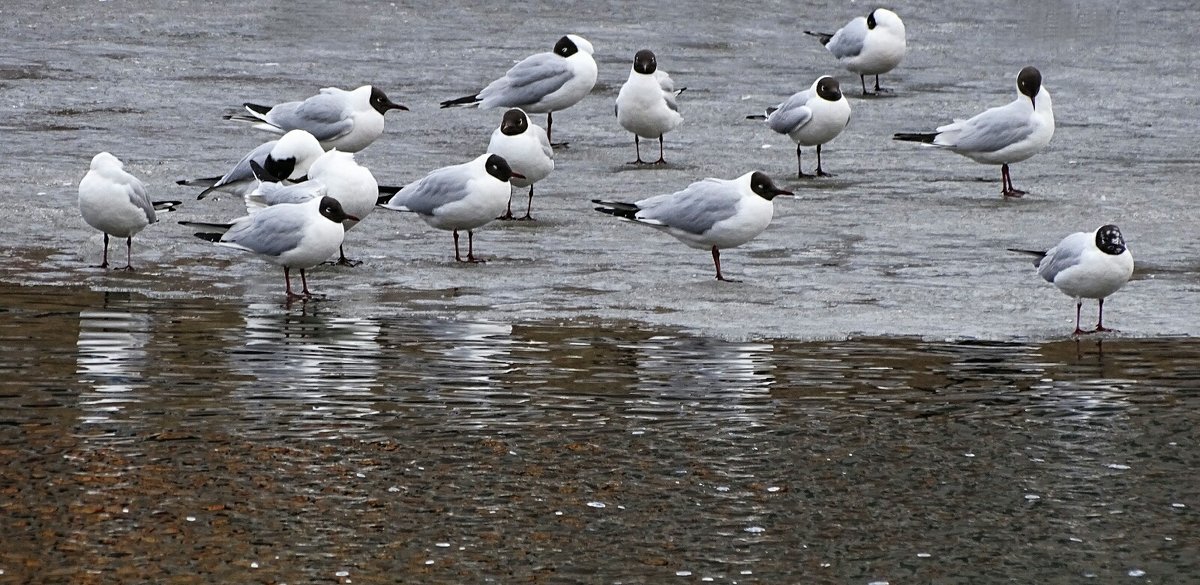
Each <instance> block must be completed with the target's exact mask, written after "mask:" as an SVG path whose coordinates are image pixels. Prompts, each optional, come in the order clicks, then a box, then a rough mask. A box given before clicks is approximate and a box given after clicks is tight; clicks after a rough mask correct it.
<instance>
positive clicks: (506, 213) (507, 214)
mask: <svg viewBox="0 0 1200 585" xmlns="http://www.w3.org/2000/svg"><path fill="white" fill-rule="evenodd" d="M530 188H531V189H532V188H533V186H532V185H530ZM496 219H498V220H501V221H505V220H509V219H516V218H515V217H513V214H512V192H511V191H510V192H509V194H508V209H506V210H504V215H501V216H500V217H497V218H496Z"/></svg>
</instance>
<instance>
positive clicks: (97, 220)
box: [79, 152, 179, 270]
mask: <svg viewBox="0 0 1200 585" xmlns="http://www.w3.org/2000/svg"><path fill="white" fill-rule="evenodd" d="M178 205H179V202H178V201H153V202H152V201H150V197H149V196H147V195H146V186H145V185H143V184H142V182H141V180H139V179H138V178H137V177H135V176H133V175H131V174H129V173H128V172H126V171H125V165H124V164H123V163H122V162H121V161H120V159H118V158H117V157H115V156H113V155H111V154H109V153H107V152H101V153H99V154H97V155H96V156H93V157H92V164H91V168H89V169H88V172H87V174H86V175H84V176H83V180H81V181H79V213H80V214H81V215H83V220H84V221H86V222H87V224H88V225H90V226H92V227H94V228H96V229H98V230H100V231H102V232H104V260H103V261H102V262H100V265H99V266H97V268H108V237H109V236H110V235H111V236H115V237H118V238H125V270H133V260H132V258H133V236H134V234H137V233H138V232H140V231H142V229H144V228H145V227H146V226H148V225H150V224H152V223H154V222H156V221H158V216H157V214H155V213H154V210H155V209H159V210H166V211H173V210H174V209H175V207H176V206H178Z"/></svg>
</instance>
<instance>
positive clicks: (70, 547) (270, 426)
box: [0, 287, 1200, 584]
mask: <svg viewBox="0 0 1200 585" xmlns="http://www.w3.org/2000/svg"><path fill="white" fill-rule="evenodd" d="M0 294H2V295H3V297H2V298H3V299H4V300H5V308H4V309H3V311H2V312H0V371H4V372H6V373H7V374H6V376H7V378H8V379H7V381H6V382H5V383H4V384H3V390H2V392H0V457H2V461H3V471H2V472H0V513H2V516H0V517H2V518H3V524H4V526H5V532H6V535H5V540H4V547H3V551H2V552H0V571H2V573H0V582H11V583H27V582H70V583H93V582H96V583H115V582H152V583H218V582H219V583H281V582H282V583H316V582H330V583H332V582H340V583H390V582H422V583H481V582H491V583H518V582H522V583H523V582H546V583H576V582H587V583H675V582H678V583H692V582H717V583H811V582H833V583H860V584H866V583H883V582H887V583H964V582H971V583H980V582H1014V583H1059V582H1061V583H1071V582H1084V581H1088V580H1089V579H1092V580H1094V582H1114V583H1121V582H1130V581H1134V582H1144V583H1189V582H1195V580H1196V578H1197V577H1198V576H1200V556H1198V555H1197V551H1198V548H1197V544H1198V540H1197V529H1196V527H1197V525H1198V523H1197V516H1196V509H1197V506H1200V481H1197V480H1198V479H1200V478H1198V475H1197V471H1196V469H1197V468H1198V466H1200V457H1198V456H1197V447H1198V444H1197V430H1196V429H1197V426H1198V423H1200V394H1197V392H1196V388H1197V385H1198V384H1200V369H1197V368H1196V366H1195V364H1196V363H1197V361H1198V358H1200V341H1197V340H1193V339H1157V340H1154V339H1109V340H1104V341H1094V340H1089V341H1082V342H1076V341H1058V342H1047V343H1015V342H1014V343H995V342H956V343H941V342H929V341H921V340H916V339H908V338H892V339H882V338H868V339H853V340H844V341H838V342H795V341H760V342H754V343H735V342H727V341H718V340H712V339H704V338H698V337H692V336H689V335H685V334H679V333H672V332H669V331H663V330H651V329H647V328H644V327H641V326H638V325H634V324H620V323H609V324H599V323H597V324H592V325H590V326H585V325H583V324H580V323H561V324H556V323H541V324H519V325H514V324H505V323H494V322H465V321H459V320H451V319H437V318H428V319H427V318H411V317H404V316H393V317H388V318H361V317H355V316H348V315H347V314H346V312H344V311H342V310H341V309H340V308H339V306H338V305H337V304H336V303H332V302H327V303H310V304H309V305H306V306H304V307H303V308H295V307H293V308H291V309H286V308H283V307H281V306H278V305H274V304H250V305H248V306H237V305H232V304H228V303H221V302H211V301H207V300H199V301H190V300H177V301H166V300H156V299H151V298H146V297H143V296H140V295H137V294H129V293H116V292H112V293H100V292H92V291H89V290H87V289H83V288H65V287H57V288H42V287H5V288H4V289H3V290H0Z"/></svg>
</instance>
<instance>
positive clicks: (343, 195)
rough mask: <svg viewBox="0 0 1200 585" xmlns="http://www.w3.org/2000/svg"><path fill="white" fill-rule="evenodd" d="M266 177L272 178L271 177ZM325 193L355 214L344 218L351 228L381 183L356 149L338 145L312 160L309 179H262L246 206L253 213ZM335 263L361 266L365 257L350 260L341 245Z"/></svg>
mask: <svg viewBox="0 0 1200 585" xmlns="http://www.w3.org/2000/svg"><path fill="white" fill-rule="evenodd" d="M258 168H260V169H261V167H258ZM263 170H265V169H263ZM260 179H262V177H260ZM266 179H267V180H272V179H271V178H270V177H266ZM310 183H311V184H310ZM326 195H328V196H329V197H333V198H334V199H337V200H338V203H340V204H341V205H342V209H343V210H344V211H345V212H346V214H347V215H348V216H350V217H351V218H352V219H347V220H346V221H344V222H342V223H343V224H344V225H345V227H346V231H350V230H351V229H353V228H354V226H356V225H358V224H359V222H361V221H362V220H364V219H366V218H367V216H368V215H370V214H371V212H372V211H374V209H375V203H376V201H377V200H378V199H379V183H378V182H377V181H376V180H375V175H373V174H372V173H371V171H370V169H368V168H367V167H364V166H362V165H360V164H358V162H357V161H355V160H354V153H351V152H342V151H340V150H338V149H336V148H335V149H332V150H330V151H329V152H326V153H324V154H322V155H321V157H320V158H318V159H317V160H316V162H314V163H313V164H312V168H310V169H309V171H308V181H305V182H304V183H300V184H298V185H291V186H281V185H280V184H279V183H270V182H264V183H261V184H260V185H259V188H258V189H255V190H254V191H252V192H251V193H250V194H248V195H246V209H247V211H249V212H250V213H254V212H255V211H256V210H258V209H261V208H262V207H264V206H268V205H276V204H279V203H300V202H302V201H307V200H309V199H312V198H314V197H318V198H319V197H324V196H326ZM336 263H337V264H340V265H342V266H358V265H359V264H362V261H359V260H350V259H349V258H347V257H346V251H345V249H344V247H339V248H338V260H337V262H336Z"/></svg>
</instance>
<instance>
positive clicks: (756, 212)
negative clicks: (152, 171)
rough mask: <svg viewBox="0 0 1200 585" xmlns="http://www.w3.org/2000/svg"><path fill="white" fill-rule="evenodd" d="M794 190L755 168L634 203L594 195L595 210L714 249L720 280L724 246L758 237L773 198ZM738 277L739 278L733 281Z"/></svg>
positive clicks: (771, 209)
mask: <svg viewBox="0 0 1200 585" xmlns="http://www.w3.org/2000/svg"><path fill="white" fill-rule="evenodd" d="M780 195H784V196H788V195H792V192H791V191H785V190H783V189H780V188H779V187H776V186H775V183H774V182H773V181H771V178H770V177H768V176H767V175H766V174H765V173H762V172H760V171H752V172H749V173H746V174H744V175H742V176H740V177H738V178H736V179H728V180H727V179H714V178H708V179H704V180H701V181H697V182H695V183H692V184H691V185H688V186H687V188H686V189H684V190H682V191H676V192H675V193H668V194H665V195H657V196H655V197H650V198H648V199H642V200H641V201H635V202H633V203H624V202H620V201H603V200H600V199H593V200H592V203H596V204H598V205H600V207H597V208H596V211H599V212H601V213H606V214H608V215H612V216H615V217H617V218H618V219H622V220H625V221H631V222H634V223H637V224H641V225H647V226H650V227H652V228H655V229H657V230H660V231H663V232H666V233H667V234H670V235H671V236H673V237H675V239H677V240H679V241H681V242H683V243H684V244H685V245H687V246H688V247H691V248H696V249H699V250H710V251H712V258H713V266H715V267H716V270H717V280H730V279H728V278H725V276H724V275H723V274H722V273H721V248H734V247H737V246H740V245H742V244H745V243H746V242H749V241H750V240H753V239H754V238H756V237H758V235H759V234H761V233H762V232H763V230H765V229H767V226H768V225H770V223H771V217H772V216H773V215H774V209H775V208H774V205H773V204H772V200H773V199H775V197H778V196H780ZM733 282H737V281H733Z"/></svg>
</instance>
